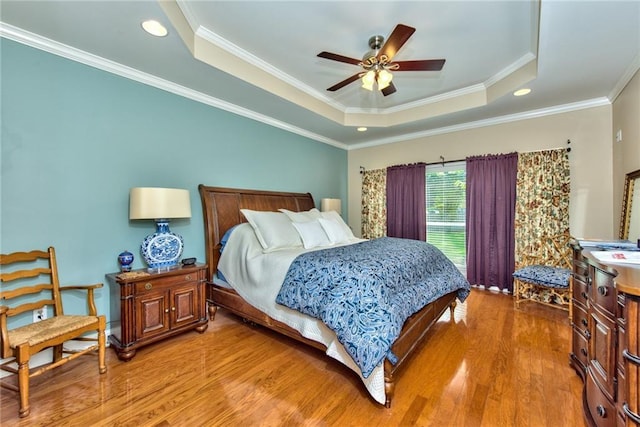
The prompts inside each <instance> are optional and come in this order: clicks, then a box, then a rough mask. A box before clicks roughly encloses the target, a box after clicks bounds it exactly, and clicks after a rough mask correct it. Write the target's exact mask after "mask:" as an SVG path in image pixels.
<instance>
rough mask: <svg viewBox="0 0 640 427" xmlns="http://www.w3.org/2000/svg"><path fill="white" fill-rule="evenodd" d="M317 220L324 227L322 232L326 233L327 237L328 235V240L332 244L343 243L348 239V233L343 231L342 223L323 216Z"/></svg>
mask: <svg viewBox="0 0 640 427" xmlns="http://www.w3.org/2000/svg"><path fill="white" fill-rule="evenodd" d="M318 221H319V222H320V225H321V226H322V228H323V229H324V232H325V233H327V237H329V241H330V242H331V243H332V244H336V243H344V242H348V241H349V239H350V237H349V235H348V234H347V233H346V232H345V231H344V228H342V225H340V224H339V223H338V222H337V221H334V220H332V219H325V218H320V219H319V220H318Z"/></svg>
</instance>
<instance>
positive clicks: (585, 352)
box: [580, 348, 587, 357]
mask: <svg viewBox="0 0 640 427" xmlns="http://www.w3.org/2000/svg"><path fill="white" fill-rule="evenodd" d="M580 353H582V355H583V356H584V357H587V350H586V349H584V348H581V349H580Z"/></svg>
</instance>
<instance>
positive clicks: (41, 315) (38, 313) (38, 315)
mask: <svg viewBox="0 0 640 427" xmlns="http://www.w3.org/2000/svg"><path fill="white" fill-rule="evenodd" d="M46 318H47V309H46V308H45V307H42V308H36V309H35V310H33V323H35V322H39V321H41V320H44V319H46Z"/></svg>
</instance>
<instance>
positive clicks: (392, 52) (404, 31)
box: [378, 24, 416, 61]
mask: <svg viewBox="0 0 640 427" xmlns="http://www.w3.org/2000/svg"><path fill="white" fill-rule="evenodd" d="M415 31H416V29H415V28H413V27H409V26H407V25H403V24H398V25H396V28H394V29H393V32H392V33H391V35H390V36H389V38H388V39H387V42H386V43H385V44H384V46H382V49H380V52H378V58H380V57H381V56H382V55H385V56H386V57H387V58H388V60H389V61H391V59H392V58H393V57H394V56H396V53H398V51H399V50H400V48H401V47H402V46H403V45H404V44H405V43H406V42H407V40H409V37H411V35H412V34H413V33H414V32H415Z"/></svg>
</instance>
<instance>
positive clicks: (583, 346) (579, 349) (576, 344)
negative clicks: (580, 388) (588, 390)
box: [572, 307, 589, 372]
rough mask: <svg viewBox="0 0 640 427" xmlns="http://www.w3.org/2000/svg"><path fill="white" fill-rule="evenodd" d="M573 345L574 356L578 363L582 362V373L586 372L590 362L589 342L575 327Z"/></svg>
mask: <svg viewBox="0 0 640 427" xmlns="http://www.w3.org/2000/svg"><path fill="white" fill-rule="evenodd" d="M574 309H575V307H574ZM572 345H573V349H572V351H573V354H574V355H575V357H576V358H577V359H578V362H580V365H581V366H580V368H582V371H583V372H584V370H585V369H586V367H587V363H588V361H589V359H588V350H587V349H588V345H589V342H588V341H587V338H585V336H584V335H583V334H582V333H581V331H580V330H578V329H576V328H575V327H574V328H573V341H572Z"/></svg>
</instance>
